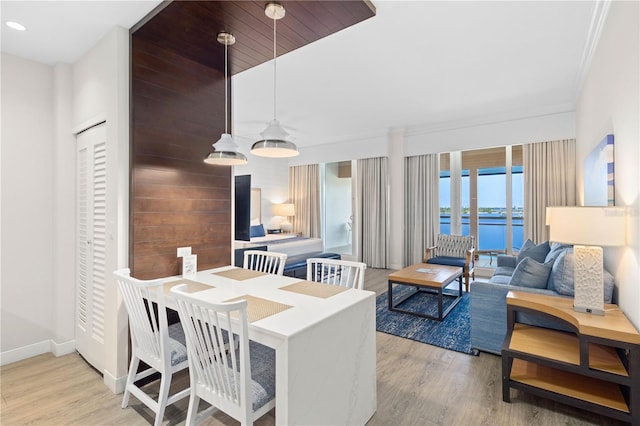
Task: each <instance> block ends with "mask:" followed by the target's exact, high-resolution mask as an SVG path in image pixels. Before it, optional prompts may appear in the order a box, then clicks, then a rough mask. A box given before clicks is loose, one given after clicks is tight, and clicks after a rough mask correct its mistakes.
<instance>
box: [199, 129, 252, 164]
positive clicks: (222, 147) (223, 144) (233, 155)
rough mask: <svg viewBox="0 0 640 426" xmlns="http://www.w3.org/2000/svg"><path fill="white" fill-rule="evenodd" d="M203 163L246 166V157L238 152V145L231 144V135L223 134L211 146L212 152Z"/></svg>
mask: <svg viewBox="0 0 640 426" xmlns="http://www.w3.org/2000/svg"><path fill="white" fill-rule="evenodd" d="M204 162H205V163H207V164H216V165H219V166H236V165H240V164H247V157H245V156H244V154H242V153H241V152H238V145H236V144H235V143H234V142H233V138H232V137H231V135H230V134H229V133H223V134H222V136H220V139H218V142H216V143H214V144H213V152H210V153H209V154H207V156H206V157H205V159H204Z"/></svg>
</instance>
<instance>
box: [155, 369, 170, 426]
mask: <svg viewBox="0 0 640 426" xmlns="http://www.w3.org/2000/svg"><path fill="white" fill-rule="evenodd" d="M170 386H171V372H170V371H169V372H165V373H163V374H162V378H161V379H160V392H159V394H158V412H157V413H156V421H155V423H154V425H155V426H161V425H162V417H164V410H165V408H167V398H169V387H170Z"/></svg>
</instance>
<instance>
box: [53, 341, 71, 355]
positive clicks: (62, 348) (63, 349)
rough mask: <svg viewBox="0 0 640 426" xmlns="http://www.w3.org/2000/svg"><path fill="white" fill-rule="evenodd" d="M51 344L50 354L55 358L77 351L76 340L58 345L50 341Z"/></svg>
mask: <svg viewBox="0 0 640 426" xmlns="http://www.w3.org/2000/svg"><path fill="white" fill-rule="evenodd" d="M49 342H50V343H51V349H50V351H49V352H51V353H52V354H54V355H55V356H63V355H69V354H71V353H74V352H75V351H76V341H75V339H74V340H69V341H68V342H64V343H56V342H54V341H53V340H49Z"/></svg>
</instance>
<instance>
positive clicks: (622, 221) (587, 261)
mask: <svg viewBox="0 0 640 426" xmlns="http://www.w3.org/2000/svg"><path fill="white" fill-rule="evenodd" d="M546 214H547V225H549V240H551V241H555V242H559V243H567V244H574V246H573V255H574V274H573V276H574V292H575V293H574V302H573V309H574V310H575V311H577V312H587V313H592V314H596V315H604V301H603V299H604V287H603V282H602V274H603V272H602V270H603V266H602V262H603V261H602V247H601V246H623V245H625V238H626V212H625V208H624V207H547V212H546Z"/></svg>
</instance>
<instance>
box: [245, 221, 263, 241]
mask: <svg viewBox="0 0 640 426" xmlns="http://www.w3.org/2000/svg"><path fill="white" fill-rule="evenodd" d="M265 235H266V234H265V232H264V225H262V224H260V225H255V226H252V227H251V228H250V229H249V237H251V238H253V237H264V236H265ZM245 238H246V237H245Z"/></svg>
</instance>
